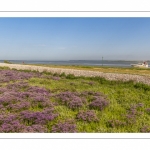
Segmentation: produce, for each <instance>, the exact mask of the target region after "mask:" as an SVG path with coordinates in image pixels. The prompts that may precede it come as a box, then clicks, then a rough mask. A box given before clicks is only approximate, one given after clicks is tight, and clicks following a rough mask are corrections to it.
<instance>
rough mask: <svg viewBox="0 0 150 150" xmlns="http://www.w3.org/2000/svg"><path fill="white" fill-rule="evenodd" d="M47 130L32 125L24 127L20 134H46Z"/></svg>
mask: <svg viewBox="0 0 150 150" xmlns="http://www.w3.org/2000/svg"><path fill="white" fill-rule="evenodd" d="M46 132H48V131H47V128H46V127H44V126H43V125H32V126H25V127H24V129H23V130H22V133H46Z"/></svg>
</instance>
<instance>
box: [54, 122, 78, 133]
mask: <svg viewBox="0 0 150 150" xmlns="http://www.w3.org/2000/svg"><path fill="white" fill-rule="evenodd" d="M52 132H53V133H75V132H77V130H76V124H75V123H74V121H73V120H66V121H65V122H59V123H57V124H56V125H53V126H52Z"/></svg>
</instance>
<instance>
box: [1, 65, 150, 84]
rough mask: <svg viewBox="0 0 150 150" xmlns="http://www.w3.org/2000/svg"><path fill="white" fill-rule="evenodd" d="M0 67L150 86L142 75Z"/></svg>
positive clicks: (22, 66) (28, 66) (149, 80)
mask: <svg viewBox="0 0 150 150" xmlns="http://www.w3.org/2000/svg"><path fill="white" fill-rule="evenodd" d="M0 66H1V67H3V66H5V67H9V68H10V69H12V68H15V69H17V70H36V71H39V72H43V71H48V72H52V73H59V74H61V73H63V72H64V73H65V74H74V75H75V76H86V77H94V76H100V77H104V78H106V79H108V80H122V81H129V80H133V81H135V82H142V83H145V84H148V85H150V77H147V76H140V75H131V74H118V73H103V72H98V71H87V70H75V69H62V68H50V67H42V66H31V65H20V64H6V63H0Z"/></svg>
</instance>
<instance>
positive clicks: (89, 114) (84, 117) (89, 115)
mask: <svg viewBox="0 0 150 150" xmlns="http://www.w3.org/2000/svg"><path fill="white" fill-rule="evenodd" d="M77 119H78V120H81V121H87V122H92V121H98V118H97V116H96V114H95V112H94V111H93V110H88V111H80V112H79V113H78V114H77Z"/></svg>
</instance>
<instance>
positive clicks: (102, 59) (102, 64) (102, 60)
mask: <svg viewBox="0 0 150 150" xmlns="http://www.w3.org/2000/svg"><path fill="white" fill-rule="evenodd" d="M102 66H103V56H102Z"/></svg>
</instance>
